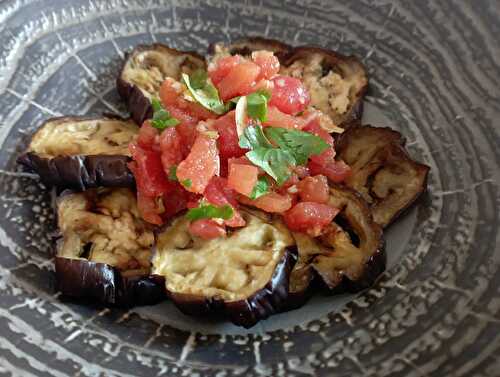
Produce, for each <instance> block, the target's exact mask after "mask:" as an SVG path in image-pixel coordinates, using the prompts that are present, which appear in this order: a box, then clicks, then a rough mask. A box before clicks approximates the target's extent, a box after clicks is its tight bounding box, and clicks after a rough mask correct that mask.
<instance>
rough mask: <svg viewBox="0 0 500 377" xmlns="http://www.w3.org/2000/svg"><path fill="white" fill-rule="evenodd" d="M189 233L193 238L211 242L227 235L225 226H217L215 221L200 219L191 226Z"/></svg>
mask: <svg viewBox="0 0 500 377" xmlns="http://www.w3.org/2000/svg"><path fill="white" fill-rule="evenodd" d="M189 233H191V234H192V235H193V236H197V237H200V238H203V239H204V240H211V239H213V238H218V237H222V236H225V235H226V229H225V228H224V225H220V224H217V223H216V222H215V221H214V220H210V219H200V220H196V221H193V222H192V223H191V224H189Z"/></svg>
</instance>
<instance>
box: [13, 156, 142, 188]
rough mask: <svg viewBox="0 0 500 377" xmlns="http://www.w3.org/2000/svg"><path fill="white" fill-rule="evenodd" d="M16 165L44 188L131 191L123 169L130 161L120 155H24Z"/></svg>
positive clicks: (130, 180)
mask: <svg viewBox="0 0 500 377" xmlns="http://www.w3.org/2000/svg"><path fill="white" fill-rule="evenodd" d="M17 161H18V163H19V164H21V165H23V166H25V167H26V168H27V169H28V170H30V171H32V172H34V173H37V174H38V175H39V176H40V179H41V180H42V182H43V183H44V184H46V185H47V186H55V187H58V188H69V189H72V190H77V191H83V190H86V189H89V188H96V187H129V188H134V187H135V179H134V176H133V174H132V172H131V171H130V170H129V168H128V167H127V163H128V162H129V161H131V160H130V158H129V157H127V156H120V155H91V156H84V155H76V156H57V157H54V158H44V157H40V156H38V155H36V154H35V153H32V152H28V153H26V154H24V155H22V156H20V157H19V158H18V160H17Z"/></svg>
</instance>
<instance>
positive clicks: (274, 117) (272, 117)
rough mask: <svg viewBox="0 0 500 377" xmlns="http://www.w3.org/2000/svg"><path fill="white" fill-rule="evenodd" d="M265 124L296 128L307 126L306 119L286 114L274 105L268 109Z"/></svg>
mask: <svg viewBox="0 0 500 377" xmlns="http://www.w3.org/2000/svg"><path fill="white" fill-rule="evenodd" d="M263 125H264V126H269V127H281V128H289V129H290V128H294V129H298V130H300V129H301V128H303V127H304V126H305V123H304V120H303V119H301V118H298V117H294V116H292V115H289V114H285V113H283V112H281V111H280V110H278V109H277V108H276V107H274V106H270V107H269V108H268V109H267V120H266V121H265V122H263Z"/></svg>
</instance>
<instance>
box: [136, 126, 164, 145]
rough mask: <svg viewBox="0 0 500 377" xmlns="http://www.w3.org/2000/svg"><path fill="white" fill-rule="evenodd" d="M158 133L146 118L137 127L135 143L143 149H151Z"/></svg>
mask: <svg viewBox="0 0 500 377" xmlns="http://www.w3.org/2000/svg"><path fill="white" fill-rule="evenodd" d="M158 134H159V133H158V130H157V129H156V128H154V127H153V126H152V125H151V122H150V121H149V120H147V121H145V122H144V123H143V124H142V127H141V128H140V129H139V135H138V136H137V144H138V145H139V147H141V148H143V149H153V145H154V144H155V142H156V138H157V136H158Z"/></svg>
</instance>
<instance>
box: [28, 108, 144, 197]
mask: <svg viewBox="0 0 500 377" xmlns="http://www.w3.org/2000/svg"><path fill="white" fill-rule="evenodd" d="M137 132H138V127H137V126H136V125H135V124H134V123H133V122H132V121H130V120H124V119H121V118H117V117H111V116H108V117H103V118H84V117H62V118H54V119H50V120H48V121H46V122H45V123H44V124H43V125H42V126H41V127H40V128H39V129H38V131H37V132H36V133H35V134H34V135H33V137H32V139H31V142H30V144H29V146H28V150H27V151H26V152H25V153H24V154H23V155H21V156H20V157H19V158H18V162H19V163H20V164H22V165H24V166H25V167H27V168H28V169H29V170H31V171H33V172H35V173H37V174H38V175H39V176H40V178H41V180H42V181H43V182H44V183H45V184H46V185H48V186H57V187H59V188H69V189H73V190H85V189H88V188H94V187H99V186H112V187H134V185H135V181H134V176H133V175H132V173H131V172H130V171H129V169H128V168H127V163H128V162H129V161H130V157H129V155H130V154H129V151H128V144H129V142H130V141H131V140H133V138H134V137H135V136H136V134H137Z"/></svg>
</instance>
